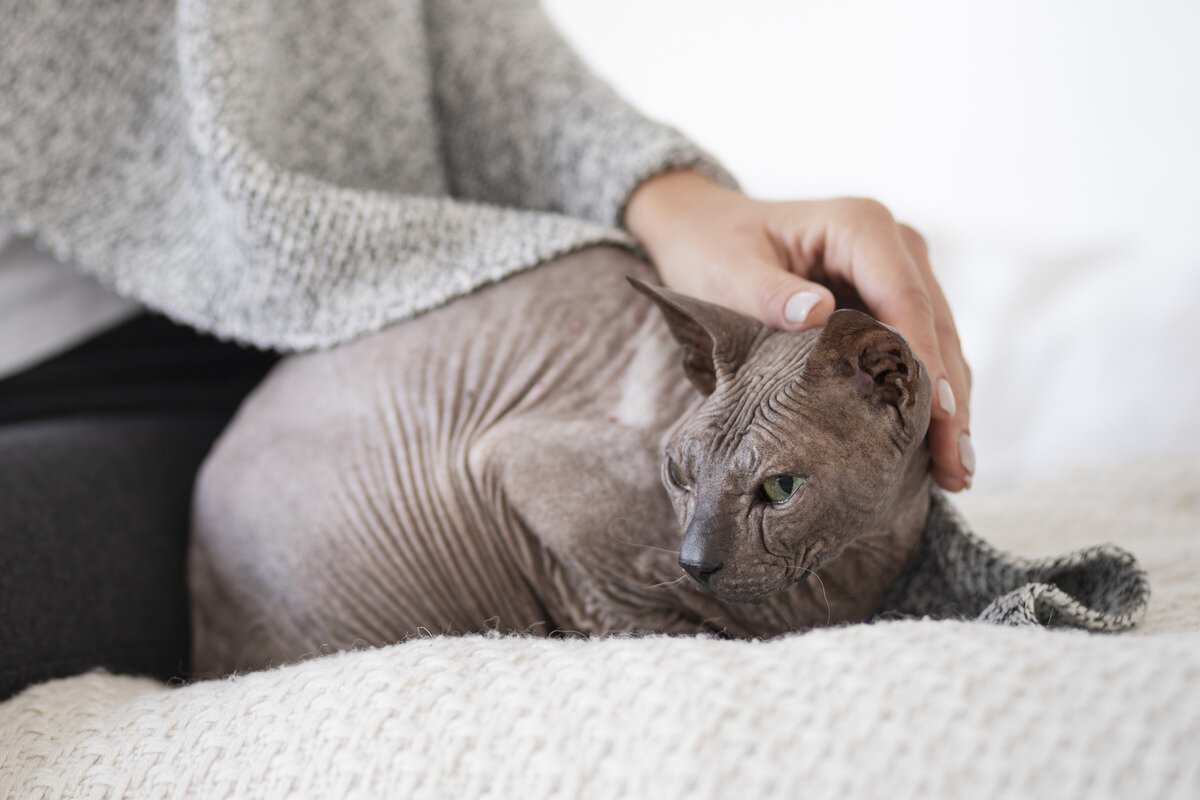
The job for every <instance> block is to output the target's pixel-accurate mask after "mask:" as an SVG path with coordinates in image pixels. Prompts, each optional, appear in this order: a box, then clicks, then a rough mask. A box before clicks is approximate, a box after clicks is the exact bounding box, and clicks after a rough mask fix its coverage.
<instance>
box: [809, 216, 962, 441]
mask: <svg viewBox="0 0 1200 800" xmlns="http://www.w3.org/2000/svg"><path fill="white" fill-rule="evenodd" d="M876 207H877V208H879V209H881V210H880V211H878V212H874V213H869V214H863V213H862V210H861V209H859V210H858V211H857V212H856V215H855V217H854V219H853V220H852V221H851V222H849V223H847V224H845V225H843V226H841V227H840V229H839V230H838V231H837V232H836V238H835V239H833V240H832V243H833V244H834V247H832V248H830V249H829V250H827V253H826V260H827V269H832V270H834V271H836V272H840V273H842V274H843V275H845V276H846V277H847V278H848V279H849V281H850V283H851V284H852V285H853V286H854V288H855V289H856V290H857V291H858V294H859V296H860V297H861V298H862V300H863V302H864V303H866V305H867V308H868V309H869V310H870V311H871V313H872V314H874V315H875V316H876V317H877V318H878V319H879V320H880V321H881V322H883V323H885V324H887V325H891V326H892V327H893V328H895V329H896V330H898V331H900V333H902V334H903V335H904V337H905V338H906V339H907V340H908V343H909V345H910V346H911V347H912V349H913V352H914V353H916V355H917V357H918V358H919V359H921V362H922V363H923V364H924V365H925V368H926V369H927V370H928V371H929V377H930V380H931V381H932V382H933V386H934V404H933V415H934V417H935V418H936V419H941V418H946V417H950V416H953V415H954V412H955V411H956V409H955V408H954V407H953V406H954V396H953V393H952V391H951V388H952V387H950V386H949V381H948V378H947V374H948V371H947V369H946V366H945V364H944V363H943V361H942V354H941V347H940V344H939V340H938V335H937V329H936V323H935V319H934V310H933V301H932V299H931V298H930V296H929V292H928V290H927V289H926V286H925V279H924V276H923V275H922V274H921V271H920V269H918V267H917V264H916V262H915V261H914V259H913V257H912V255H911V254H910V253H909V251H908V248H907V247H906V246H905V244H904V242H903V241H902V240H901V237H900V231H899V228H898V226H897V225H896V222H895V220H894V219H892V216H891V214H890V213H888V212H887V209H884V208H883V207H882V206H878V204H873V205H871V206H869V207H868V208H876Z"/></svg>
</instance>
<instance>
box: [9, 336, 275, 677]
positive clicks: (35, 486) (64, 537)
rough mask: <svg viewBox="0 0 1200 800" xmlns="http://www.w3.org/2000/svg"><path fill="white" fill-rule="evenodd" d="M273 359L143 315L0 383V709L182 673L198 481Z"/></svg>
mask: <svg viewBox="0 0 1200 800" xmlns="http://www.w3.org/2000/svg"><path fill="white" fill-rule="evenodd" d="M276 359H277V356H276V355H273V354H269V353H262V352H259V351H254V350H248V349H246V348H242V347H238V346H237V345H233V344H230V343H226V342H219V341H217V340H216V339H213V338H211V337H208V336H204V335H202V334H198V333H196V332H194V331H191V330H189V329H187V328H184V327H182V326H178V325H174V324H173V323H170V322H169V321H167V320H165V319H163V318H161V317H154V316H149V315H147V316H143V317H139V318H137V319H135V320H133V321H131V322H129V323H126V324H125V325H122V326H121V327H119V328H117V329H115V330H113V331H110V332H108V333H106V334H104V335H102V336H100V337H98V338H97V339H94V340H92V341H90V342H87V343H85V344H83V345H81V346H80V347H78V348H75V349H73V350H71V351H69V352H67V353H65V354H63V355H61V356H59V357H57V358H55V359H53V360H51V361H49V362H47V363H45V364H42V365H39V366H38V367H35V368H33V369H31V370H28V371H26V372H24V373H21V374H19V375H16V376H13V377H11V378H8V379H5V380H2V381H0V699H3V698H6V697H8V696H10V695H11V694H14V693H16V692H18V691H20V690H21V689H22V688H24V687H25V686H27V685H28V684H30V683H35V682H39V681H43V680H47V679H50V678H54V677H62V676H67V675H73V674H77V673H79V672H83V671H86V670H88V669H91V668H94V667H106V668H108V669H110V670H112V671H115V672H128V673H134V674H142V675H151V676H153V677H157V678H163V679H166V678H170V677H172V676H177V675H181V674H185V673H186V670H187V667H188V651H189V644H190V631H189V625H188V620H189V614H188V605H187V587H186V576H185V558H186V552H187V534H188V529H189V517H190V505H191V494H192V484H193V481H194V478H195V473H196V470H197V469H198V467H199V465H200V463H201V461H202V460H203V459H204V456H205V455H206V454H207V452H208V450H209V448H210V447H211V445H212V442H213V441H214V440H215V439H216V437H217V435H218V434H219V433H220V431H221V429H222V428H223V427H224V425H225V424H226V423H227V421H228V419H229V417H230V416H231V415H232V414H233V412H234V410H235V409H236V407H237V405H238V404H239V403H240V401H241V399H242V398H243V397H244V396H245V395H246V394H247V393H248V392H249V391H250V390H251V389H252V388H253V387H254V385H255V384H256V383H257V382H258V381H259V380H260V379H261V378H262V376H263V375H264V374H265V373H266V372H267V370H268V369H269V368H270V366H271V365H272V364H273V363H274V361H275V360H276Z"/></svg>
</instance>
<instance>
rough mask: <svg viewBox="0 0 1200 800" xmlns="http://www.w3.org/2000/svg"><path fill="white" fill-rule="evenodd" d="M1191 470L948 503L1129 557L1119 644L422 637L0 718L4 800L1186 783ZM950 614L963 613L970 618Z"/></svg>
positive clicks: (1063, 638) (1195, 695)
mask: <svg viewBox="0 0 1200 800" xmlns="http://www.w3.org/2000/svg"><path fill="white" fill-rule="evenodd" d="M1196 486H1200V462H1170V463H1153V464H1141V465H1138V464H1132V465H1125V466H1123V468H1122V470H1121V471H1120V473H1112V474H1104V473H1095V472H1093V473H1090V474H1073V475H1070V476H1066V477H1064V478H1063V479H1061V480H1059V481H1058V482H1056V483H1047V482H1044V481H1043V482H1040V483H1038V484H1036V485H1030V486H1026V487H1024V488H1022V489H1020V490H1013V491H1005V492H1000V493H991V494H982V495H977V496H975V497H967V498H965V499H964V502H963V505H964V506H965V507H966V509H967V512H968V513H969V515H970V517H971V518H972V519H973V520H975V521H976V524H977V525H979V526H980V529H981V531H982V532H983V533H984V534H985V535H986V536H987V538H988V539H991V540H993V541H997V542H999V543H1001V544H1002V545H1003V546H1004V547H1005V548H1006V549H1014V550H1020V551H1023V552H1054V551H1061V550H1064V549H1070V548H1076V547H1080V546H1081V545H1084V544H1086V543H1088V542H1094V541H1096V540H1098V539H1100V540H1103V539H1108V538H1111V539H1115V540H1117V541H1120V542H1122V543H1124V544H1128V545H1130V546H1131V547H1133V548H1134V549H1136V550H1137V552H1138V554H1139V556H1140V558H1141V560H1142V562H1143V563H1145V564H1146V566H1147V569H1148V572H1149V574H1150V579H1151V581H1152V582H1153V583H1154V585H1155V587H1156V588H1155V604H1154V605H1153V606H1152V607H1151V609H1150V611H1149V614H1148V615H1147V618H1146V620H1145V622H1144V623H1143V624H1142V625H1140V626H1139V627H1137V628H1135V629H1134V631H1133V632H1132V633H1129V634H1124V635H1121V636H1112V635H1107V634H1094V633H1084V632H1080V631H1064V630H1050V629H1046V628H1041V627H1030V626H1022V627H1010V626H996V625H979V624H974V623H966V622H935V621H931V620H912V621H901V622H885V623H877V624H873V625H856V626H849V627H844V628H834V629H824V630H817V631H813V632H810V633H804V634H797V635H792V636H787V637H783V638H780V639H776V640H773V641H770V642H741V641H722V640H717V639H711V638H695V637H644V638H637V639H628V638H615V639H605V640H583V639H560V640H546V639H530V638H520V637H504V638H501V637H495V638H492V637H461V638H451V637H435V638H431V639H419V640H414V641H410V642H407V643H405V644H401V645H396V646H393V647H389V648H384V649H379V650H369V651H362V652H348V653H342V654H338V655H333V656H328V657H322V658H316V659H313V660H310V661H306V662H302V663H299V664H293V665H291V666H288V667H284V668H281V669H277V670H273V671H267V672H258V673H253V674H250V675H244V676H239V677H234V678H230V679H227V680H222V681H211V682H204V683H198V684H194V685H190V686H184V687H166V686H162V685H161V684H157V683H154V682H152V681H148V680H143V679H136V678H125V677H114V676H109V675H103V674H92V675H87V676H81V677H78V678H70V679H66V680H61V681H55V682H52V683H48V684H45V685H42V686H38V687H33V688H31V689H29V690H27V691H26V692H25V693H23V694H22V695H19V696H18V697H16V698H14V699H13V700H10V701H8V702H7V703H4V704H2V705H0V796H3V797H8V796H15V797H30V798H49V797H89V798H111V797H174V796H188V797H230V796H237V797H277V796H290V797H313V798H316V797H332V796H336V797H387V796H394V797H418V798H421V797H431V798H432V797H459V796H461V797H470V796H490V797H514V798H516V797H522V798H523V797H585V798H586V797H614V798H615V797H648V796H654V797H664V798H688V799H689V800H695V798H710V797H730V796H741V797H759V798H776V797H778V798H783V797H796V796H804V797H815V798H823V797H829V798H834V797H836V798H845V797H875V796H887V797H891V798H959V797H1025V798H1030V797H1034V798H1036V797H1047V798H1050V797H1053V798H1064V797H1080V798H1083V797H1086V798H1127V797H1157V798H1174V797H1178V798H1192V797H1196V796H1198V795H1200V760H1197V759H1196V758H1195V742H1196V740H1197V736H1200V578H1198V577H1197V576H1200V544H1198V542H1200V539H1198V538H1197V537H1196V535H1195V534H1196V532H1197V529H1198V527H1200V494H1198V493H1197V491H1196V488H1195V487H1196ZM968 613H969V612H968Z"/></svg>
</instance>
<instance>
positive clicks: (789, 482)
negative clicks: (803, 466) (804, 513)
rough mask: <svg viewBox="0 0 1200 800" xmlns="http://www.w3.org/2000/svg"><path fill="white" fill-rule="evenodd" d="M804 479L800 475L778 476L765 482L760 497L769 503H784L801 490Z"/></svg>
mask: <svg viewBox="0 0 1200 800" xmlns="http://www.w3.org/2000/svg"><path fill="white" fill-rule="evenodd" d="M803 485H804V478H801V477H800V476H799V475H776V476H774V477H772V478H767V479H766V480H765V481H763V485H762V486H760V487H758V496H759V498H761V499H762V500H764V501H765V502H768V503H782V502H783V501H784V500H787V499H788V498H790V497H791V496H792V495H794V494H795V493H796V492H798V491H799V490H800V487H801V486H803Z"/></svg>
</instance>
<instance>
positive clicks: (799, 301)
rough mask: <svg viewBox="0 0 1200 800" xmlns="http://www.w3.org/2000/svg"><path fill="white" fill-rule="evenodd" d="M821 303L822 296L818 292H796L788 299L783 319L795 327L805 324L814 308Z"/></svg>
mask: <svg viewBox="0 0 1200 800" xmlns="http://www.w3.org/2000/svg"><path fill="white" fill-rule="evenodd" d="M819 302H821V295H819V294H817V293H816V292H796V293H795V294H794V295H792V296H791V297H789V298H788V301H787V305H785V306H784V307H783V318H784V319H786V320H787V321H788V322H790V323H792V324H793V325H794V324H798V323H801V322H804V320H806V319H808V314H809V312H810V311H812V310H813V306H815V305H816V304H817V303H819Z"/></svg>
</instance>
